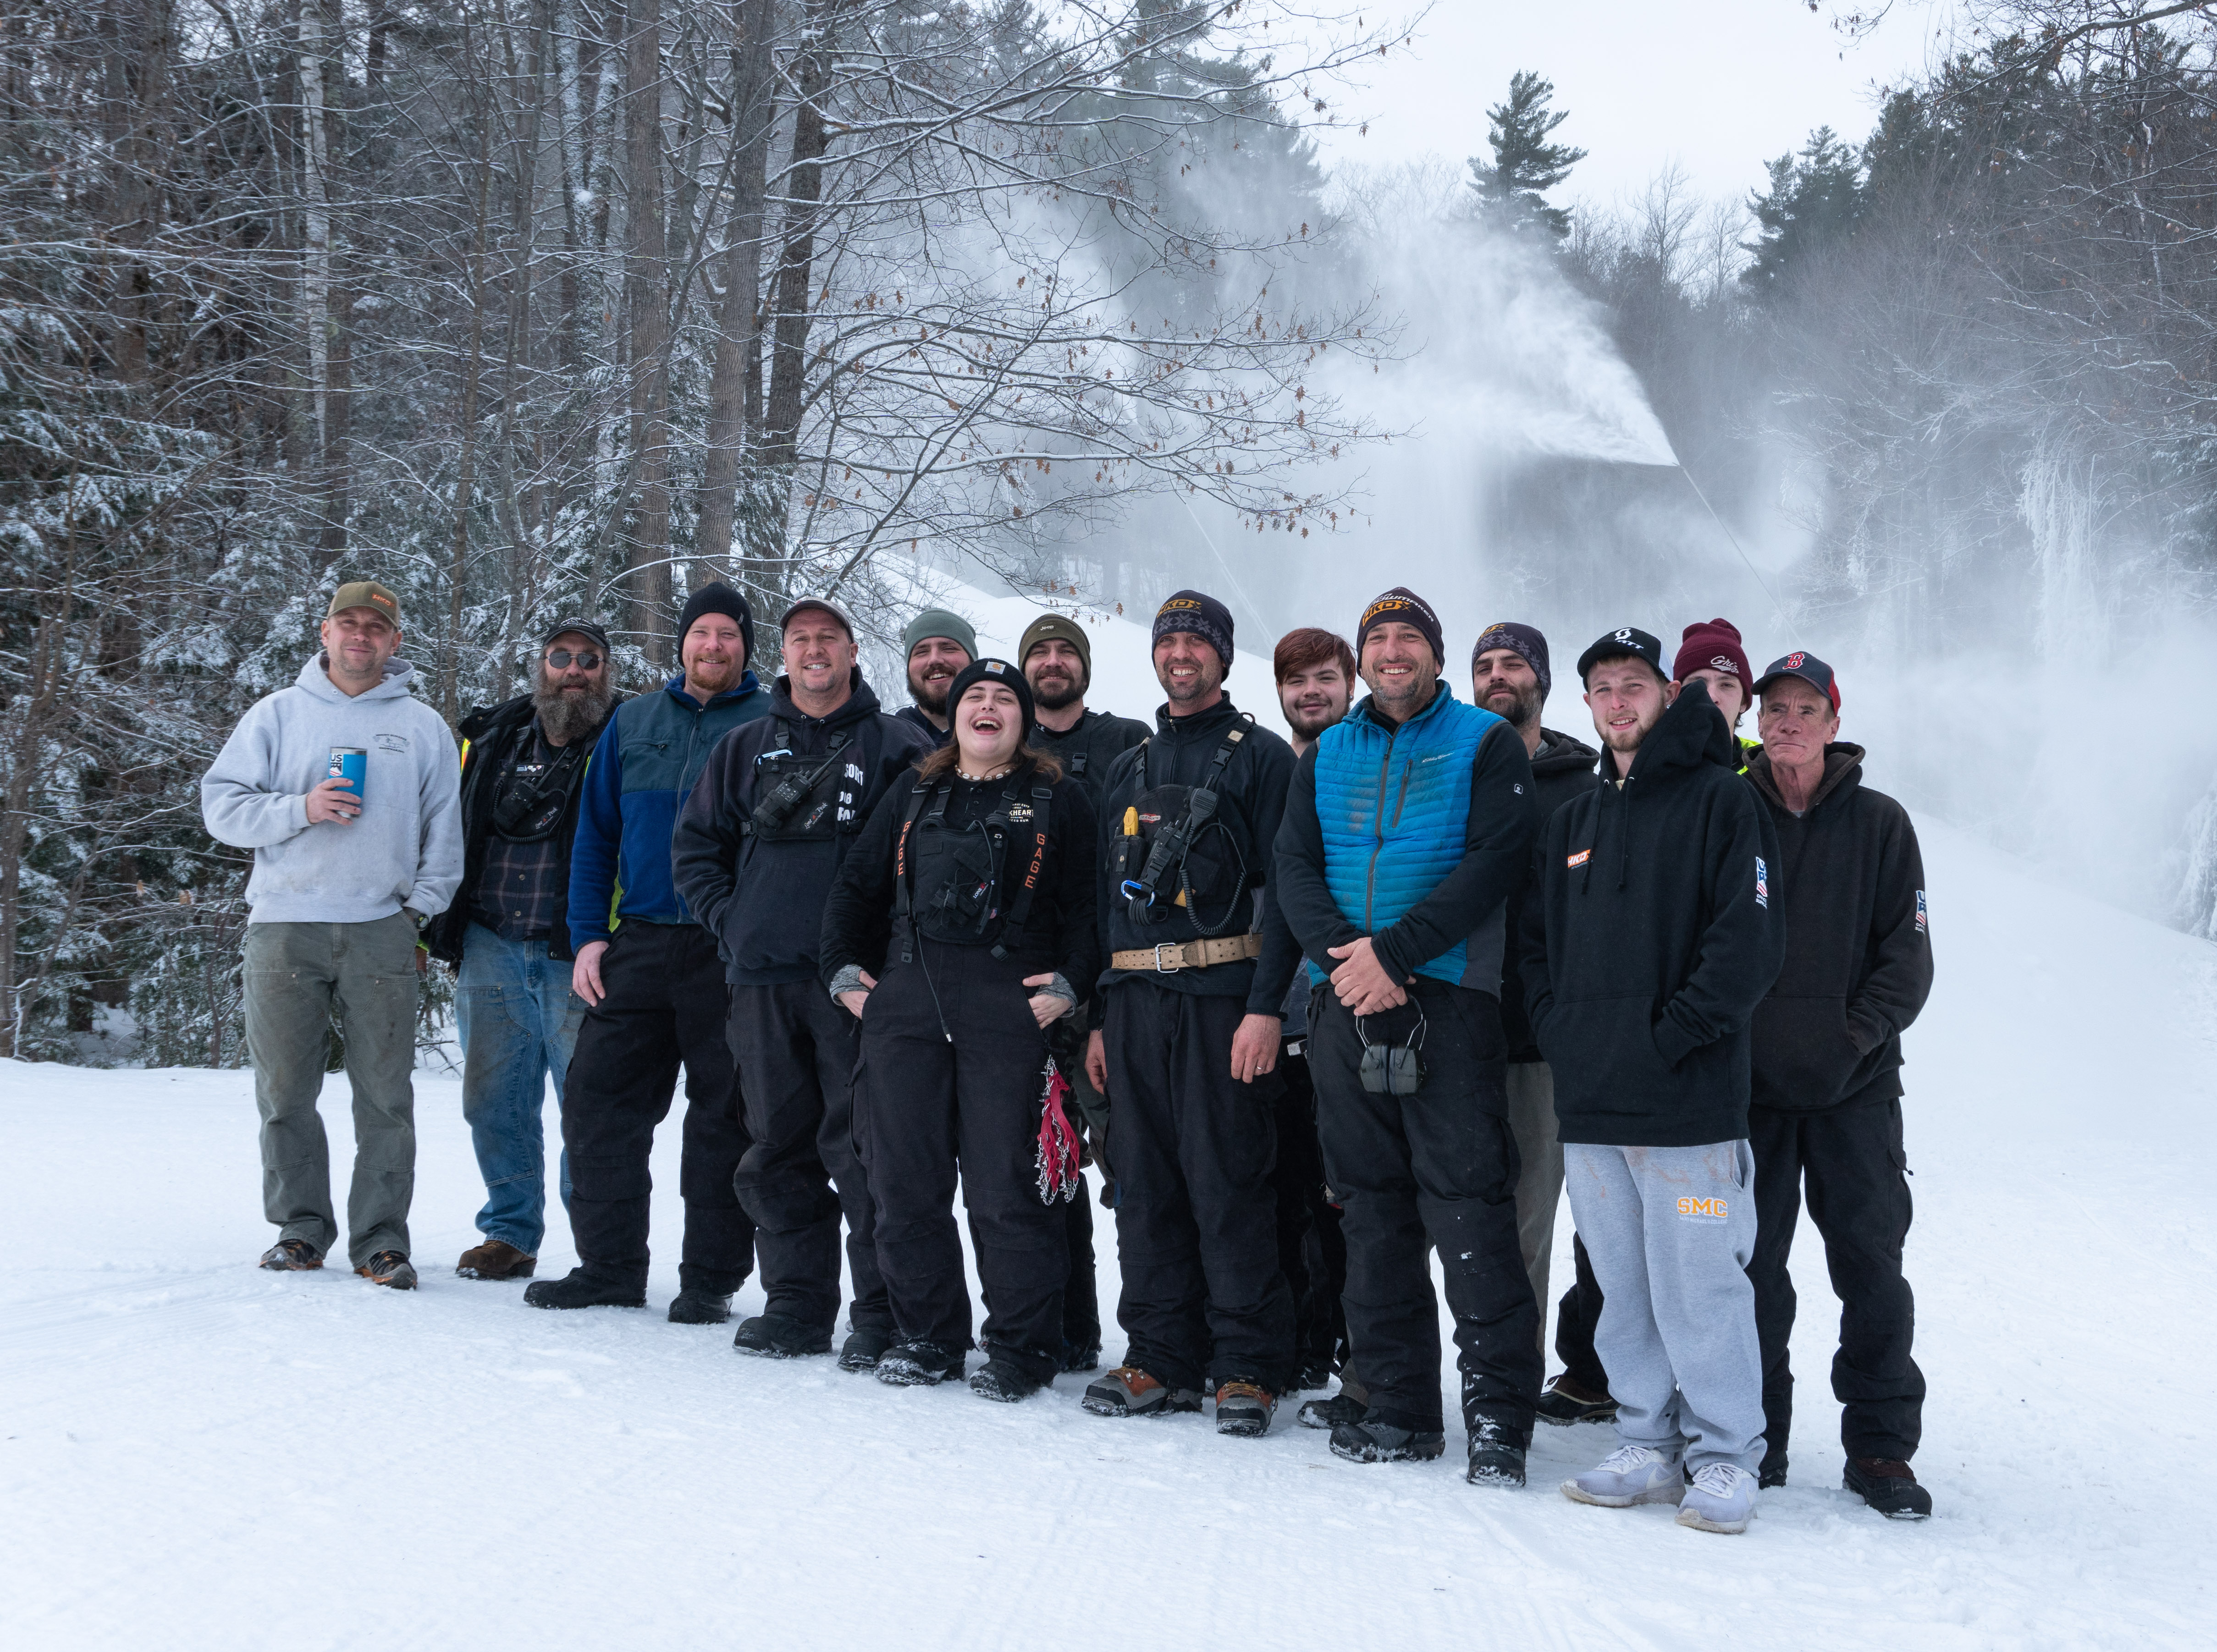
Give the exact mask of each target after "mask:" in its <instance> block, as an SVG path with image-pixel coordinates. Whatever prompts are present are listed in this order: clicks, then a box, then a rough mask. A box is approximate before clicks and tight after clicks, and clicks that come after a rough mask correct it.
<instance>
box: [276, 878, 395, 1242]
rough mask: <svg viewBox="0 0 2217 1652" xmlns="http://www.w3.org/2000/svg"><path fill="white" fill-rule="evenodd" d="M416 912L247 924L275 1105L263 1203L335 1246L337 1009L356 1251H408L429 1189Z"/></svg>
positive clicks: (283, 1221)
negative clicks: (419, 1140)
mask: <svg viewBox="0 0 2217 1652" xmlns="http://www.w3.org/2000/svg"><path fill="white" fill-rule="evenodd" d="M416 1002H417V977H416V925H415V922H414V920H412V919H411V918H410V917H409V916H408V915H407V914H406V913H404V912H396V913H394V914H393V915H392V916H391V917H389V918H377V919H374V920H372V921H371V922H367V923H250V924H248V925H247V927H246V1053H247V1058H248V1059H249V1060H250V1061H251V1062H252V1063H254V1104H255V1106H256V1108H257V1109H258V1110H259V1112H260V1113H261V1114H262V1213H263V1215H265V1216H267V1217H269V1220H270V1221H272V1222H274V1223H275V1224H277V1236H278V1238H280V1239H281V1240H282V1239H305V1240H306V1241H307V1242H309V1243H310V1244H312V1245H313V1246H314V1247H315V1248H317V1249H318V1250H320V1251H324V1252H326V1253H328V1252H329V1251H330V1249H331V1248H332V1247H333V1246H334V1245H335V1244H337V1242H338V1224H337V1222H336V1220H335V1219H334V1218H333V1217H332V1215H331V1161H330V1143H328V1141H327V1140H326V1139H325V1137H324V1120H323V1116H322V1115H321V1114H320V1113H318V1112H317V1111H316V1097H317V1095H318V1094H319V1093H320V1092H321V1091H322V1089H323V1088H324V1060H325V1059H326V1057H327V1056H328V1055H329V1052H330V1028H331V1022H332V1020H334V1019H336V1020H337V1021H338V1023H339V1026H340V1029H341V1032H342V1033H343V1037H344V1039H345V1041H346V1072H347V1079H348V1081H349V1083H351V1084H352V1086H353V1088H354V1140H355V1150H354V1183H353V1186H352V1187H351V1188H349V1191H348V1193H347V1258H348V1261H350V1262H351V1263H352V1264H353V1265H354V1266H355V1267H361V1265H362V1264H363V1263H365V1262H367V1261H369V1259H370V1258H371V1257H372V1256H374V1255H375V1254H377V1253H378V1252H379V1251H380V1250H397V1251H398V1252H400V1253H401V1254H403V1255H405V1254H407V1252H408V1206H409V1204H410V1202H411V1200H412V1199H413V1198H414V1196H415V1192H416V1092H415V1088H414V1087H413V1086H412V1084H411V1082H410V1080H409V1074H410V1073H411V1071H412V1070H413V1069H414V1067H415V1065H416Z"/></svg>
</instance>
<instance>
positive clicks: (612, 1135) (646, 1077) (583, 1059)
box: [562, 918, 755, 1296]
mask: <svg viewBox="0 0 2217 1652" xmlns="http://www.w3.org/2000/svg"><path fill="white" fill-rule="evenodd" d="M601 984H602V986H603V987H604V988H605V989H607V990H606V993H605V995H604V996H602V999H601V1002H599V1003H597V1004H596V1005H594V1006H593V1007H592V1008H590V1009H588V1010H587V1011H586V1012H585V1021H584V1026H581V1027H580V1028H579V1029H578V1031H577V1052H576V1053H575V1054H574V1055H573V1056H571V1058H570V1073H569V1076H568V1078H567V1079H566V1080H565V1082H564V1085H563V1092H562V1144H563V1146H564V1147H565V1148H566V1149H567V1150H569V1154H570V1182H571V1192H570V1231H571V1234H572V1235H573V1236H575V1237H576V1239H577V1260H578V1261H579V1262H580V1263H582V1264H583V1265H584V1269H585V1271H586V1272H587V1273H591V1274H594V1275H596V1276H598V1277H600V1278H602V1279H608V1280H610V1281H612V1282H614V1283H616V1284H619V1285H638V1286H640V1287H644V1286H645V1284H646V1267H647V1246H646V1230H647V1216H648V1206H649V1204H650V1202H651V1196H652V1193H653V1191H654V1181H653V1178H652V1175H651V1174H649V1171H648V1168H647V1160H648V1157H649V1156H650V1155H651V1154H652V1151H653V1150H654V1129H655V1126H656V1125H659V1124H660V1123H661V1122H662V1121H663V1120H664V1119H666V1118H668V1117H669V1116H670V1101H671V1100H672V1098H673V1097H674V1096H675V1094H676V1088H677V1073H678V1069H679V1067H680V1066H681V1065H682V1067H683V1069H684V1072H685V1127H684V1128H685V1139H684V1156H683V1157H682V1159H681V1160H680V1161H679V1164H678V1172H677V1186H678V1191H679V1192H680V1193H682V1195H683V1197H684V1199H685V1242H684V1248H683V1249H682V1252H681V1253H680V1260H679V1262H678V1267H677V1278H678V1282H679V1283H680V1284H681V1285H683V1286H684V1287H685V1288H686V1289H687V1290H689V1291H707V1292H708V1293H710V1294H712V1295H715V1296H725V1295H728V1294H729V1293H731V1292H732V1291H736V1290H738V1288H739V1286H740V1285H743V1284H744V1283H745V1281H746V1277H747V1273H748V1272H749V1270H750V1268H752V1267H753V1266H754V1239H755V1226H754V1224H753V1222H751V1221H750V1220H749V1219H748V1217H747V1213H746V1211H744V1209H742V1208H741V1206H740V1205H739V1201H738V1195H736V1194H735V1193H733V1192H732V1172H733V1171H734V1170H736V1169H737V1168H738V1163H739V1155H740V1154H741V1153H742V1152H744V1150H745V1149H746V1144H747V1134H746V1126H745V1125H744V1123H743V1122H742V1120H741V1118H740V1102H739V1082H738V1072H737V1070H736V1069H735V1068H734V1067H733V1065H732V1052H731V1049H730V1047H729V1046H728V1045H726V1043H725V1042H724V1014H725V1006H726V989H725V986H724V965H723V960H722V959H720V958H719V957H718V956H717V952H716V940H715V937H714V936H713V935H711V934H709V933H708V932H707V930H706V929H703V928H701V927H700V926H699V925H698V924H693V923H647V922H642V921H641V920H639V919H638V918H627V919H625V920H624V922H623V927H622V928H621V929H618V930H617V931H616V933H615V934H614V936H613V937H611V938H610V940H609V942H608V951H607V952H603V953H602V955H601Z"/></svg>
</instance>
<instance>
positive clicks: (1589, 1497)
mask: <svg viewBox="0 0 2217 1652" xmlns="http://www.w3.org/2000/svg"><path fill="white" fill-rule="evenodd" d="M1685 1489H1686V1475H1685V1470H1684V1469H1683V1467H1682V1466H1681V1465H1680V1464H1679V1461H1678V1458H1677V1455H1676V1454H1675V1453H1674V1454H1672V1455H1670V1456H1665V1455H1664V1453H1663V1452H1658V1451H1657V1450H1656V1449H1655V1448H1654V1447H1653V1446H1652V1445H1620V1446H1618V1447H1617V1448H1616V1449H1615V1451H1613V1452H1610V1453H1609V1455H1608V1456H1607V1457H1605V1458H1603V1459H1602V1462H1601V1466H1600V1467H1598V1468H1592V1469H1588V1470H1586V1471H1585V1472H1584V1474H1582V1475H1579V1476H1578V1477H1577V1478H1576V1479H1574V1480H1565V1481H1564V1482H1563V1495H1564V1496H1565V1497H1567V1498H1569V1499H1570V1500H1571V1501H1572V1502H1574V1503H1594V1504H1597V1505H1598V1506H1599V1507H1603V1508H1629V1507H1632V1506H1633V1504H1634V1503H1675V1502H1677V1501H1678V1498H1679V1496H1680V1495H1681V1494H1682V1493H1683V1492H1684V1490H1685Z"/></svg>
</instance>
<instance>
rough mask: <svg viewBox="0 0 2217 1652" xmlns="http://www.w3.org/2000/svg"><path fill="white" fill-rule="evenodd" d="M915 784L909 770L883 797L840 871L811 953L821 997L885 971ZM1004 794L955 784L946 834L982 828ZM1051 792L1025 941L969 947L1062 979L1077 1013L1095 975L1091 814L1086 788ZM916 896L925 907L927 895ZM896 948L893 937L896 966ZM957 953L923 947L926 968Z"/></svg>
mask: <svg viewBox="0 0 2217 1652" xmlns="http://www.w3.org/2000/svg"><path fill="white" fill-rule="evenodd" d="M1017 783H1018V785H1019V786H1020V787H1022V788H1023V791H1022V793H1020V795H1028V790H1029V788H1030V787H1031V786H1032V785H1034V781H1032V780H1029V779H1028V778H1027V777H1024V776H1019V777H1018V780H1017ZM922 784H923V777H922V776H921V775H919V774H917V772H916V771H915V770H914V769H912V768H911V769H910V770H909V771H907V772H906V773H905V774H901V775H900V776H899V777H898V778H897V779H896V780H894V781H893V783H892V786H889V787H887V788H886V794H885V796H884V798H881V799H880V801H879V803H878V806H877V807H876V808H875V809H874V810H873V811H871V813H870V818H869V821H868V823H867V824H866V825H864V826H863V828H862V835H861V836H860V837H858V838H856V839H855V847H854V848H853V850H852V851H851V852H850V853H849V854H848V856H847V859H846V860H845V862H844V863H843V865H842V866H840V868H839V876H838V878H837V880H836V881H835V882H834V883H833V884H832V885H831V898H830V899H829V900H827V901H825V902H824V925H823V934H822V939H821V940H820V942H819V944H818V949H817V951H818V965H817V975H818V979H820V980H821V981H822V982H823V983H824V986H825V987H826V988H829V987H830V986H831V981H832V977H835V976H837V974H838V973H839V971H841V970H843V969H845V968H846V967H847V966H848V965H850V964H851V965H860V966H861V968H863V969H865V970H868V971H869V972H870V973H871V974H872V975H873V976H875V977H880V978H882V977H883V976H884V973H885V971H884V969H883V968H881V967H880V959H885V961H886V964H887V965H890V963H891V962H892V960H891V959H886V935H887V934H890V933H892V917H893V912H894V906H895V903H894V896H895V893H896V889H895V882H894V865H895V854H894V852H895V850H896V849H897V848H899V842H900V831H901V826H902V824H903V823H904V822H905V821H906V820H907V818H908V811H909V803H910V800H911V798H914V797H915V796H916V792H917V786H920V785H922ZM1007 786H1008V782H1007V781H1006V780H956V781H955V782H954V790H953V792H951V794H950V795H949V796H948V800H947V823H948V825H950V826H958V827H959V826H961V825H964V824H966V823H968V822H971V821H975V820H983V819H985V817H986V816H988V815H990V814H991V813H992V812H993V811H994V810H995V809H996V808H997V807H999V805H1000V802H1001V797H1002V793H1003V792H1004V791H1005V790H1006V789H1007ZM1048 792H1049V795H1048V798H1047V863H1046V865H1045V866H1043V867H1041V872H1040V883H1039V888H1038V890H1037V891H1036V892H1034V895H1033V897H1032V904H1031V910H1030V911H1029V912H1028V914H1027V915H1025V919H1024V928H1023V934H1022V937H1021V938H1016V939H1011V938H1007V937H997V938H996V937H989V938H988V939H987V940H982V941H979V942H977V943H976V945H977V946H979V947H980V948H983V947H986V946H991V945H993V944H994V941H995V940H999V941H1000V943H1001V944H1003V945H1005V946H1007V947H1008V949H1009V951H1010V954H1011V956H1013V957H1015V958H1016V959H1021V960H1022V962H1023V963H1024V964H1025V965H1028V971H1027V972H1028V973H1029V974H1034V975H1037V974H1040V973H1041V972H1042V971H1048V970H1053V971H1057V972H1059V974H1060V975H1061V976H1062V977H1063V978H1064V979H1065V981H1067V982H1069V983H1070V987H1071V991H1073V992H1075V993H1076V994H1077V995H1078V1008H1079V1010H1080V1012H1081V1013H1082V1012H1083V1011H1084V1007H1085V1006H1084V1001H1085V998H1086V996H1087V991H1088V983H1090V981H1091V980H1092V979H1093V977H1094V974H1095V972H1096V971H1098V970H1099V969H1100V967H1101V962H1100V952H1099V942H1098V940H1097V939H1096V936H1095V934H1094V928H1093V885H1094V877H1093V849H1092V846H1093V842H1094V836H1095V834H1094V827H1093V804H1092V800H1091V799H1090V798H1088V797H1087V796H1086V795H1085V788H1084V786H1080V785H1078V783H1077V782H1076V781H1075V780H1057V781H1055V782H1054V784H1053V786H1051V787H1049V788H1048ZM1028 841H1029V840H1028V839H1027V838H1022V837H1017V838H1012V839H1011V841H1010V848H1009V859H1010V860H1011V861H1013V860H1015V859H1016V851H1017V849H1018V848H1022V846H1023V845H1024V844H1025V843H1027V842H1028ZM1021 872H1022V866H1012V867H1010V868H1009V869H1008V870H1007V871H1006V872H1004V878H1013V877H1014V876H1016V875H1017V874H1020V873H1021ZM916 893H917V896H918V897H920V898H928V897H929V891H924V890H918V891H916ZM1008 898H1009V891H1007V890H1005V889H1004V891H1001V893H1000V895H999V897H998V903H999V904H1000V906H1001V908H1002V909H1003V910H1004V911H1005V910H1006V909H1007V906H1008ZM899 940H900V938H899V935H898V934H895V935H893V946H894V949H895V950H894V956H895V957H898V956H899V950H898V949H899ZM960 944H961V943H959V942H954V941H937V940H930V939H929V938H928V937H927V938H926V939H925V940H924V941H923V946H924V948H925V961H926V962H927V963H929V964H930V965H932V966H933V967H935V968H936V967H937V961H938V959H940V958H941V957H942V956H943V949H945V948H947V947H950V946H958V945H960Z"/></svg>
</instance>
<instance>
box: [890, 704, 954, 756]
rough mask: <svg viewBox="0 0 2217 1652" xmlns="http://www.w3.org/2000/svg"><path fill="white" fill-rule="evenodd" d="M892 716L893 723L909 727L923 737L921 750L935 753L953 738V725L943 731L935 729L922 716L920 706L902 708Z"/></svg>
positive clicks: (921, 707) (929, 720) (928, 719)
mask: <svg viewBox="0 0 2217 1652" xmlns="http://www.w3.org/2000/svg"><path fill="white" fill-rule="evenodd" d="M892 716H893V718H894V720H895V721H897V722H901V723H905V724H908V725H909V727H911V728H912V729H914V730H916V731H917V733H918V734H920V735H922V736H923V742H924V744H923V749H925V750H926V751H937V750H938V749H940V748H941V747H942V746H943V745H945V744H946V743H948V741H949V740H951V739H953V738H954V724H951V723H950V724H948V726H947V727H945V728H943V729H942V728H937V727H935V726H934V725H933V724H932V721H931V719H930V718H928V717H926V716H925V715H924V714H923V706H902V707H901V708H900V710H899V711H897V712H893V713H892Z"/></svg>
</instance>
